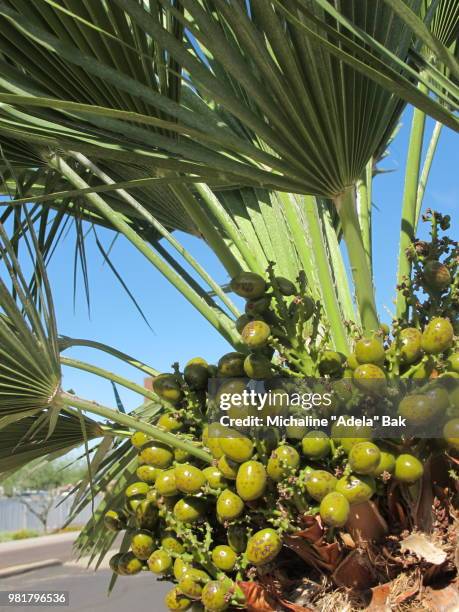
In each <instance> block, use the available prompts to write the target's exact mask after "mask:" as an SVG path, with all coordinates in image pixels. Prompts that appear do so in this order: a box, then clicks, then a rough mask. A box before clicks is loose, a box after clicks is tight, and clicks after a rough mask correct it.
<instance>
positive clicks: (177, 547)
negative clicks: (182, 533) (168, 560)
mask: <svg viewBox="0 0 459 612" xmlns="http://www.w3.org/2000/svg"><path fill="white" fill-rule="evenodd" d="M161 548H162V549H163V550H165V551H166V552H168V553H169V554H171V553H172V554H175V555H181V554H183V553H184V552H185V549H184V548H183V544H182V543H181V542H179V541H178V540H177V538H176V537H175V535H174V534H173V532H168V531H166V532H164V533H163V534H162V536H161Z"/></svg>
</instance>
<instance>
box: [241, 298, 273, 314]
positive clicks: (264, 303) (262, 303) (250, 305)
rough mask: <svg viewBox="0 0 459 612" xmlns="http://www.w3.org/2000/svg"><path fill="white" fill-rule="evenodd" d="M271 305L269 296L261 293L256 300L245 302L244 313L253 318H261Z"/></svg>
mask: <svg viewBox="0 0 459 612" xmlns="http://www.w3.org/2000/svg"><path fill="white" fill-rule="evenodd" d="M270 305H271V296H270V295H263V296H262V297H261V298H258V299H257V300H249V301H248V302H246V304H245V314H246V315H249V316H250V317H251V318H252V319H253V318H263V315H264V314H266V312H267V311H268V310H269V307H270Z"/></svg>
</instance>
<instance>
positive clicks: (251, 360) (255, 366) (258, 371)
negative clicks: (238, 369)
mask: <svg viewBox="0 0 459 612" xmlns="http://www.w3.org/2000/svg"><path fill="white" fill-rule="evenodd" d="M244 371H245V374H246V376H248V377H249V378H253V379H255V380H262V379H265V378H270V377H271V376H272V364H271V360H270V359H268V358H267V357H266V356H265V355H261V354H258V353H251V354H250V355H247V357H246V358H245V361H244Z"/></svg>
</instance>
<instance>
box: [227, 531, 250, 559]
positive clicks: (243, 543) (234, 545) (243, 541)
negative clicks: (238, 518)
mask: <svg viewBox="0 0 459 612" xmlns="http://www.w3.org/2000/svg"><path fill="white" fill-rule="evenodd" d="M226 539H227V540H228V545H229V547H230V548H231V550H234V552H235V553H243V552H244V551H245V549H246V548H247V532H246V529H245V527H243V526H242V525H237V524H233V525H228V530H227V532H226Z"/></svg>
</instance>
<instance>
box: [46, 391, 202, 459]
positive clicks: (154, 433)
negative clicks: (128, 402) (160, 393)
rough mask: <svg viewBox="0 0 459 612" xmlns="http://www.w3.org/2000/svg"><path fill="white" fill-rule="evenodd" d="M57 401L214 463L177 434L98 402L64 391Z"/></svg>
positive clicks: (200, 450) (199, 449)
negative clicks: (140, 432)
mask: <svg viewBox="0 0 459 612" xmlns="http://www.w3.org/2000/svg"><path fill="white" fill-rule="evenodd" d="M56 401H58V402H59V401H60V402H61V403H62V404H64V405H65V406H73V407H74V408H79V409H80V410H83V411H84V412H91V413H92V414H97V415H98V416H100V417H103V418H105V419H109V420H110V421H114V422H115V423H118V424H119V425H125V426H126V427H129V428H130V429H133V430H134V431H142V432H144V433H146V434H147V435H148V436H151V437H152V438H153V439H154V440H158V442H163V444H167V445H169V446H171V447H172V448H179V449H181V450H184V451H187V452H188V453H190V455H193V456H194V457H196V458H197V459H200V460H201V461H204V462H206V463H212V460H213V459H212V455H210V454H209V453H207V452H206V451H204V450H202V449H201V448H197V447H196V446H194V444H191V443H190V442H187V441H186V440H182V439H181V438H179V437H178V436H177V435H175V434H171V433H168V432H166V431H162V430H161V429H159V428H158V427H155V426H154V425H150V424H149V423H145V422H144V421H142V420H141V419H139V418H138V417H133V416H131V415H129V414H123V413H121V412H119V411H118V410H114V409H113V408H108V407H107V406H102V405H101V404H98V403H97V402H90V401H88V400H84V399H81V398H79V397H76V396H75V395H71V394H70V393H66V392H65V391H62V392H61V393H60V394H59V395H58V396H57V398H56Z"/></svg>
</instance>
